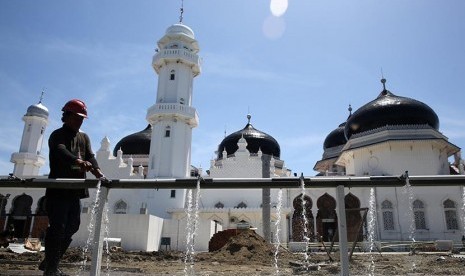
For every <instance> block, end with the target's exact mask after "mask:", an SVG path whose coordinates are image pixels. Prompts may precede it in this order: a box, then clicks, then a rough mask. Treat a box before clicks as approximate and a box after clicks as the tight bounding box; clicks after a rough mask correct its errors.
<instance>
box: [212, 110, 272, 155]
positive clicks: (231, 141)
mask: <svg viewBox="0 0 465 276" xmlns="http://www.w3.org/2000/svg"><path fill="white" fill-rule="evenodd" d="M248 118H249V122H248V123H247V125H246V126H245V127H244V128H243V129H242V130H239V131H236V132H234V133H232V134H230V135H228V136H227V137H225V138H224V139H223V141H222V142H221V143H220V145H219V146H218V159H222V158H223V151H224V150H225V149H226V152H227V154H228V155H230V154H233V153H235V152H236V151H237V149H238V148H239V147H238V146H237V142H238V141H239V139H241V137H244V139H245V140H246V141H247V150H248V151H249V152H250V153H257V152H258V150H261V151H262V153H263V154H268V155H273V156H274V157H276V158H279V157H280V155H281V148H280V147H279V144H278V142H277V141H276V140H275V139H274V138H273V137H272V136H271V135H268V134H266V133H265V132H262V131H260V130H257V129H255V128H254V127H253V126H252V124H250V116H248Z"/></svg>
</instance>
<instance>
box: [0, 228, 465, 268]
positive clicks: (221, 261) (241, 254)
mask: <svg viewBox="0 0 465 276" xmlns="http://www.w3.org/2000/svg"><path fill="white" fill-rule="evenodd" d="M274 252H275V248H274V246H272V245H270V244H268V243H266V242H265V241H264V240H263V239H262V238H261V237H260V236H258V235H256V234H255V233H254V232H253V231H246V232H243V233H241V234H240V235H238V236H235V237H233V238H231V239H230V240H229V242H228V243H227V244H226V245H225V246H224V247H222V248H221V249H220V250H218V251H216V252H199V253H195V254H194V262H193V263H189V262H187V263H186V262H185V257H184V255H183V253H182V252H174V251H160V252H113V253H110V254H109V255H104V256H103V259H102V273H101V275H241V276H243V275H247V276H249V275H339V273H340V268H339V261H338V260H339V252H335V253H332V254H331V255H330V257H331V259H332V261H331V260H330V258H329V257H328V255H327V254H326V253H325V252H318V253H309V254H308V255H307V256H305V254H302V253H299V254H296V253H290V252H288V251H287V250H286V249H284V248H280V250H279V254H278V256H277V260H278V261H277V266H276V263H275V256H274ZM43 256H44V253H43V252H39V253H22V254H17V253H13V252H11V251H10V250H6V249H1V250H0V275H41V274H40V272H39V271H38V270H37V266H38V264H39V262H40V260H42V258H43ZM83 256H84V255H83V253H82V249H80V248H71V249H70V250H68V252H67V253H66V254H65V256H64V258H63V262H62V265H61V267H62V270H63V271H65V272H67V273H70V274H71V275H88V269H89V265H90V260H91V257H90V254H87V255H86V258H87V260H86V262H85V263H86V267H87V268H86V267H85V266H84V265H83V264H82V263H83V262H82V260H83ZM306 258H307V261H305V259H306ZM34 270H35V271H36V272H35V274H34V273H32V274H28V273H26V272H31V271H34ZM22 272H23V273H22ZM350 274H351V275H465V255H460V254H451V253H447V252H442V253H441V252H428V253H426V252H418V253H416V254H414V255H409V254H395V253H382V254H379V253H373V254H360V253H359V254H354V255H353V257H352V259H351V261H350Z"/></svg>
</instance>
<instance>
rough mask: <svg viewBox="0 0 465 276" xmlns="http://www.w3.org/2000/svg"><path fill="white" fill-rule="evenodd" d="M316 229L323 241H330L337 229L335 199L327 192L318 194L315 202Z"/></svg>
mask: <svg viewBox="0 0 465 276" xmlns="http://www.w3.org/2000/svg"><path fill="white" fill-rule="evenodd" d="M316 205H317V207H318V212H317V215H316V229H317V233H318V235H319V236H320V237H321V238H322V239H323V240H324V241H332V239H333V237H334V235H335V234H336V231H337V215H336V200H335V199H334V197H332V196H330V195H329V194H328V193H325V194H324V195H322V196H320V197H319V198H318V200H317V202H316Z"/></svg>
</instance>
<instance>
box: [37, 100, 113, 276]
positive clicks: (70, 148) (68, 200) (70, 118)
mask: <svg viewBox="0 0 465 276" xmlns="http://www.w3.org/2000/svg"><path fill="white" fill-rule="evenodd" d="M61 110H62V111H63V116H62V118H61V120H62V122H63V126H62V127H61V128H59V129H56V130H55V131H53V132H52V134H51V135H50V138H49V140H48V145H49V148H50V152H49V161H50V174H49V178H86V172H91V173H92V174H93V175H95V177H97V178H99V179H101V180H106V179H105V176H104V175H103V173H102V171H101V170H100V168H99V166H98V164H97V160H96V159H95V156H94V153H93V152H92V149H91V144H90V139H89V136H87V134H85V133H84V132H81V131H80V128H81V125H82V123H83V121H84V119H85V118H87V107H86V105H85V103H84V102H83V101H81V100H78V99H73V100H70V101H68V102H67V103H66V104H65V105H64V106H63V108H62V109H61ZM63 185H66V184H63ZM45 197H46V202H45V208H46V211H47V216H48V219H49V227H48V228H47V233H46V235H45V259H44V260H43V261H42V263H41V264H40V265H39V269H40V270H43V271H44V275H66V274H64V273H63V272H62V271H61V270H59V268H58V265H59V263H60V260H61V258H62V256H63V254H65V252H66V250H67V249H68V247H69V245H70V244H71V241H72V239H71V238H72V236H73V235H74V233H76V232H77V231H78V230H79V225H80V211H81V202H80V199H81V198H86V197H89V192H88V190H87V189H84V188H82V189H59V188H47V190H46V192H45Z"/></svg>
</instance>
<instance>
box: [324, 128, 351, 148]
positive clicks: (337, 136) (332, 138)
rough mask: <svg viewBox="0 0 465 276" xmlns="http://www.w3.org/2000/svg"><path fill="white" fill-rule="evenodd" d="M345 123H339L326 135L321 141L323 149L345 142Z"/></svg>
mask: <svg viewBox="0 0 465 276" xmlns="http://www.w3.org/2000/svg"><path fill="white" fill-rule="evenodd" d="M345 125H346V122H344V123H342V124H340V125H339V127H338V128H336V129H335V130H333V131H331V132H330V133H329V134H328V136H326V139H325V141H324V142H323V149H327V148H332V147H337V146H341V145H344V144H345V143H346V142H347V139H346V136H345V135H344V127H345Z"/></svg>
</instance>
